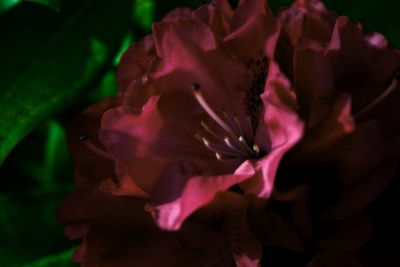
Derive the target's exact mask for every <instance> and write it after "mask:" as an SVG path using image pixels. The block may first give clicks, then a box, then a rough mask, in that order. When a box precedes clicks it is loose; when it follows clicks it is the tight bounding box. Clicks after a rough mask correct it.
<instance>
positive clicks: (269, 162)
mask: <svg viewBox="0 0 400 267" xmlns="http://www.w3.org/2000/svg"><path fill="white" fill-rule="evenodd" d="M261 98H262V100H263V102H264V108H265V112H264V118H263V119H264V121H263V122H260V123H264V124H265V129H268V136H269V140H270V143H271V149H270V151H267V153H268V154H267V155H266V156H265V157H264V158H262V159H260V160H258V161H256V162H255V163H254V165H255V167H254V168H255V169H256V170H257V173H256V175H255V176H254V177H253V178H251V179H250V180H248V181H246V182H244V183H242V184H241V187H242V188H243V189H244V190H245V192H246V193H252V194H255V195H257V196H258V197H262V198H268V197H269V196H270V194H271V192H272V189H273V185H274V181H275V174H276V171H277V168H278V166H279V163H280V161H281V159H282V157H283V156H284V155H285V153H286V152H288V151H289V150H290V149H291V148H292V147H293V146H294V145H296V144H297V142H298V141H299V140H300V139H301V138H302V136H303V129H304V124H303V122H302V121H301V120H300V118H299V117H298V115H297V112H296V109H297V100H296V95H295V93H294V91H293V90H292V87H291V84H290V82H289V80H288V79H287V78H286V77H285V76H284V74H282V72H281V71H280V69H279V67H278V65H277V64H276V63H275V62H271V65H270V70H269V73H268V78H267V82H266V88H265V93H264V94H263V95H262V96H261ZM257 138H263V136H260V135H257V134H256V140H255V143H262V140H261V141H260V142H258V140H257ZM264 138H265V137H264Z"/></svg>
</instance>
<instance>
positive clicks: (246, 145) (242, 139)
mask: <svg viewBox="0 0 400 267" xmlns="http://www.w3.org/2000/svg"><path fill="white" fill-rule="evenodd" d="M239 142H240V143H242V144H243V147H244V148H245V149H246V151H247V152H248V153H250V155H251V156H253V155H254V151H253V150H252V149H250V147H249V145H248V144H247V142H246V139H244V137H243V136H239Z"/></svg>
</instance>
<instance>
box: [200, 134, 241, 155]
mask: <svg viewBox="0 0 400 267" xmlns="http://www.w3.org/2000/svg"><path fill="white" fill-rule="evenodd" d="M202 140H203V143H204V145H205V146H206V147H207V148H208V149H209V150H211V151H212V152H214V153H218V154H219V155H222V154H223V155H224V156H232V157H237V156H238V155H237V154H234V153H233V152H232V151H227V150H224V149H219V148H217V147H214V146H213V145H212V144H211V142H210V141H209V140H208V139H207V138H205V137H202ZM240 156H243V155H242V154H240Z"/></svg>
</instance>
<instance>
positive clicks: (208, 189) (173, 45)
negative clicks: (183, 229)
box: [100, 1, 303, 230]
mask: <svg viewBox="0 0 400 267" xmlns="http://www.w3.org/2000/svg"><path fill="white" fill-rule="evenodd" d="M278 33H279V26H278V25H277V23H276V21H275V20H274V18H273V17H272V16H271V14H270V12H269V11H268V9H267V7H266V6H265V5H264V1H243V2H242V3H241V4H240V5H239V7H238V8H237V9H236V10H235V12H233V11H232V10H231V9H230V8H229V6H228V4H227V2H225V1H215V2H214V3H213V4H210V5H204V6H202V7H200V8H199V9H198V10H196V11H189V10H186V9H180V10H179V9H178V10H175V11H173V12H172V13H171V14H169V15H167V16H166V18H164V19H163V20H162V21H161V22H158V23H156V24H154V26H153V34H152V35H150V36H148V37H146V38H145V39H144V40H143V41H141V42H140V43H138V44H136V45H134V46H132V47H131V48H130V49H129V50H128V51H127V52H126V53H125V55H124V56H123V58H122V62H121V65H120V68H119V70H118V77H119V82H120V85H121V94H122V97H123V104H122V105H121V106H119V107H117V108H115V109H112V110H110V111H108V112H107V113H106V114H105V115H104V116H103V120H102V129H101V132H100V139H101V140H102V142H103V143H104V145H105V146H106V148H107V150H108V151H109V152H110V153H111V155H112V156H113V158H115V159H116V170H117V173H118V174H119V180H120V181H121V183H122V186H121V188H120V189H119V190H124V191H132V194H136V192H135V190H136V188H139V189H140V190H141V191H142V192H143V193H145V194H148V195H151V196H152V201H151V202H150V205H149V206H148V209H149V210H151V211H152V212H153V213H154V215H155V219H156V221H157V223H158V224H159V225H160V227H162V228H164V229H168V230H177V229H179V228H180V226H181V225H182V223H183V222H184V220H185V219H186V218H187V217H188V216H190V215H191V214H192V213H193V212H194V211H196V210H197V209H198V208H200V207H202V206H204V205H205V204H207V203H209V202H210V201H211V200H212V199H213V198H214V196H215V195H216V194H217V193H218V192H224V191H227V190H229V189H230V188H231V187H232V186H235V185H238V184H239V185H240V187H241V188H242V190H244V192H245V193H246V194H254V195H256V196H258V197H261V198H268V197H269V196H270V194H271V191H272V188H273V183H274V179H275V173H276V170H277V167H278V165H279V162H280V160H281V158H282V156H283V155H284V154H285V153H286V152H287V151H288V150H289V149H290V148H292V147H293V146H294V145H295V144H296V143H297V142H298V141H299V139H300V138H301V136H302V132H303V123H302V122H301V120H300V119H299V117H298V115H297V112H296V110H297V103H296V95H295V93H294V91H293V89H292V86H291V83H290V81H289V80H288V79H287V78H286V77H285V75H284V74H283V73H282V72H281V71H280V69H279V66H278V65H277V64H276V63H275V62H274V61H273V60H271V59H272V56H273V53H274V49H275V45H276V41H277V39H278V36H279V35H278ZM137 58H139V59H138V60H136V59H137ZM265 87H268V90H265ZM128 183H129V184H128ZM132 184H134V185H135V188H130V187H131V186H132ZM115 194H118V190H117V191H116V192H115Z"/></svg>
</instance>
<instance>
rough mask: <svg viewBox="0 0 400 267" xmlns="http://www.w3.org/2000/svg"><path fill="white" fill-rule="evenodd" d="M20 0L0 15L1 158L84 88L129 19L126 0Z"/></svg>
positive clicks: (102, 68)
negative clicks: (56, 3) (56, 4)
mask: <svg viewBox="0 0 400 267" xmlns="http://www.w3.org/2000/svg"><path fill="white" fill-rule="evenodd" d="M63 4H64V5H63V9H62V10H61V12H59V13H54V12H52V11H51V10H49V9H48V8H45V7H42V6H40V5H36V4H28V3H24V4H23V5H19V6H17V7H16V8H14V9H12V10H10V11H9V12H7V13H5V14H3V16H1V17H0V32H1V33H2V42H1V43H0V73H1V76H2V77H1V79H0V92H1V95H2V97H1V98H0V107H1V109H0V117H1V118H2V119H1V120H0V164H1V163H2V162H3V160H4V159H5V157H6V156H7V154H8V153H9V152H10V150H11V149H12V148H13V147H14V146H15V145H16V144H17V143H18V142H19V141H20V140H21V138H23V137H24V136H26V135H27V134H28V133H29V132H30V131H32V130H33V129H34V128H35V127H36V125H37V124H38V123H39V122H40V121H42V120H44V119H46V118H49V117H50V116H52V115H53V114H54V113H56V112H58V111H60V110H62V109H63V108H64V107H66V106H67V105H69V104H71V103H73V102H74V101H76V100H77V99H79V98H80V97H83V96H84V93H85V92H88V87H93V84H95V83H96V82H97V81H99V80H101V76H102V74H103V73H105V72H106V71H107V68H108V67H110V66H111V65H112V60H113V58H114V56H115V55H116V54H117V52H118V49H119V46H120V44H121V41H122V39H123V37H124V36H125V35H126V33H127V32H128V31H129V27H130V25H131V21H130V18H131V17H130V10H132V2H131V1H130V0H121V1H118V4H113V3H111V2H110V1H107V0H97V1H96V0H82V1H78V0H69V1H64V2H63Z"/></svg>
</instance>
